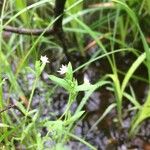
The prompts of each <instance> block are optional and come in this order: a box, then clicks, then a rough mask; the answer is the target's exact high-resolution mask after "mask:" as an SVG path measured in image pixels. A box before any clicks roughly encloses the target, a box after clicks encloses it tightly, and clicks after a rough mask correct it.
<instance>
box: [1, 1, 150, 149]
mask: <svg viewBox="0 0 150 150" xmlns="http://www.w3.org/2000/svg"><path fill="white" fill-rule="evenodd" d="M87 3H88V4H87ZM53 6H54V0H41V1H38V0H31V1H27V0H4V1H3V4H2V5H1V19H0V62H1V63H0V149H4V150H5V149H6V150H10V149H12V150H15V149H17V148H18V149H19V148H20V149H23V148H25V149H31V150H32V149H33V150H34V149H35V150H44V149H49V148H51V149H56V150H63V149H64V150H66V149H69V147H68V146H67V143H68V142H69V141H71V140H72V139H73V140H76V141H78V142H80V143H82V144H84V145H85V146H86V147H88V148H89V149H93V150H96V149H97V146H93V145H92V143H90V142H89V141H88V142H87V141H86V138H85V137H79V136H77V135H76V133H75V129H76V127H77V124H78V123H79V122H80V121H82V120H83V119H84V118H85V116H86V114H87V112H86V110H84V107H85V105H86V104H87V103H88V100H89V98H90V96H91V95H92V93H93V92H94V91H96V90H100V89H102V88H103V87H105V88H107V90H108V91H109V92H110V93H111V94H112V95H113V96H114V97H113V102H112V103H110V105H109V106H108V107H107V108H106V109H105V111H104V112H103V114H102V115H100V116H98V117H99V119H98V120H97V121H96V122H95V123H94V124H93V126H92V127H91V129H90V131H92V130H94V128H95V127H96V126H97V125H98V124H99V123H100V122H102V121H103V119H104V118H105V117H106V116H107V115H108V114H111V112H112V110H113V109H116V111H117V114H116V116H115V117H114V118H113V119H114V120H116V122H117V124H119V125H120V126H121V127H122V128H123V126H124V118H125V116H128V114H129V113H130V112H133V113H134V116H132V117H131V118H130V119H131V122H130V128H129V129H128V138H130V137H134V136H136V134H137V133H138V132H139V129H140V127H141V124H142V123H143V122H145V121H146V120H147V119H148V118H149V117H150V108H149V107H150V89H149V85H150V47H149V43H150V41H149V38H150V37H149V35H150V33H148V32H149V31H147V30H148V27H146V29H145V26H148V25H150V21H149V18H150V1H149V0H140V1H139V0H132V1H130V0H112V1H111V0H110V1H106V0H103V2H101V3H98V2H96V1H95V2H94V1H93V2H92V4H90V2H88V0H87V1H84V0H78V1H73V0H67V3H66V7H65V11H64V14H65V15H64V19H63V29H64V33H65V38H66V39H67V44H68V45H67V46H68V49H67V50H68V54H69V55H70V56H72V55H73V53H79V55H80V56H81V57H82V58H83V60H86V61H84V63H83V61H81V60H78V59H77V60H76V61H78V62H79V64H80V65H79V66H78V67H76V68H74V67H72V66H76V65H75V64H74V62H72V60H70V62H68V61H66V62H65V63H66V65H65V66H62V68H61V70H60V71H59V72H60V74H61V75H60V74H59V73H58V72H57V71H58V70H59V68H60V67H61V65H62V62H63V61H64V60H63V59H64V57H65V53H64V52H63V48H62V47H63V46H62V42H61V41H60V40H58V38H57V36H53V35H51V36H43V35H44V32H46V30H47V29H49V28H51V27H52V26H53V24H54V23H55V22H56V21H57V19H58V18H55V19H54V18H53ZM7 25H11V26H16V27H20V28H44V29H45V30H44V31H43V32H42V33H41V34H40V35H39V36H32V35H31V36H28V35H22V34H14V33H10V32H9V33H8V32H4V28H5V27H6V26H7ZM87 38H89V39H90V40H91V41H92V42H91V43H94V44H93V45H91V46H90V44H91V43H90V44H89V43H88V44H87V42H86V39H87ZM62 41H63V40H62ZM87 45H88V46H89V47H88V48H87V47H86V46H87ZM91 49H94V53H92V52H91V54H90V57H89V56H88V57H87V53H89V51H90V50H91ZM45 55H47V57H48V60H47V58H46V57H43V56H45ZM128 56H129V57H130V56H131V59H130V58H127V57H128ZM73 57H74V56H73ZM70 58H71V57H70ZM124 58H127V61H129V62H130V63H128V64H127V65H126V66H125V69H124V68H122V66H121V67H120V64H121V63H122V64H125V63H124V62H122V61H125V59H124ZM119 59H120V60H119ZM121 60H122V61H121ZM53 61H55V63H54V62H53ZM56 61H57V62H56ZM101 61H105V63H106V64H108V70H109V71H104V73H103V75H100V74H99V75H97V76H98V77H99V80H97V81H96V82H95V83H90V82H89V81H88V79H87V78H85V79H84V83H82V84H81V83H80V81H79V79H78V78H75V74H76V73H79V72H81V73H83V72H84V71H86V70H88V68H89V66H90V65H92V64H94V63H96V62H98V63H101ZM53 63H54V64H53ZM63 63H64V62H63ZM56 64H57V65H56ZM52 65H55V67H54V69H53V70H51V69H50V66H52ZM141 68H144V72H142V71H141V72H140V70H142V69H141ZM100 69H101V68H100V67H99V70H100ZM44 74H46V75H47V78H48V79H44V77H43V76H44ZM83 74H84V73H83ZM30 75H31V76H32V79H29V78H28V76H30ZM83 76H84V75H83ZM30 80H31V81H30ZM134 82H142V83H144V85H145V87H146V88H145V89H146V90H147V91H146V90H145V89H144V88H143V89H142V87H141V92H142V94H145V95H144V96H145V97H144V100H143V99H139V97H138V93H137V92H136V89H135V87H134ZM29 84H30V86H29ZM58 88H61V89H63V90H64V91H65V92H66V93H67V94H68V99H66V103H67V104H66V106H65V105H64V107H65V108H64V112H63V113H62V114H61V115H60V116H59V117H57V115H56V113H55V112H48V113H47V114H46V118H44V117H43V116H42V114H43V112H42V111H44V109H43V107H44V106H45V105H44V103H45V104H47V106H48V107H50V106H51V105H53V103H55V102H54V101H53V96H54V95H55V94H57V92H56V91H57V89H58ZM37 89H42V90H41V91H40V92H41V94H43V95H44V101H43V100H40V99H39V100H38V101H39V102H38V104H39V105H38V106H34V105H33V103H34V101H36V98H35V95H36V90H37ZM81 92H82V93H84V95H83V96H82V98H81V99H80V100H79V102H78V101H77V99H78V98H77V96H78V95H80V93H81ZM40 101H41V102H40ZM75 103H76V104H78V105H77V107H76V109H75V111H72V106H73V105H74V104H75ZM125 104H129V105H131V107H130V108H126V106H125ZM42 105H43V106H42ZM58 111H59V110H58ZM51 116H53V117H51ZM54 118H55V119H54ZM43 129H46V131H45V133H43ZM85 136H86V135H85ZM46 143H48V145H49V147H47V146H46Z"/></svg>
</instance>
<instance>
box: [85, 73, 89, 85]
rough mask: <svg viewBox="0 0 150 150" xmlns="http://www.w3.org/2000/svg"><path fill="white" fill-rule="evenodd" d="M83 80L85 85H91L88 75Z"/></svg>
mask: <svg viewBox="0 0 150 150" xmlns="http://www.w3.org/2000/svg"><path fill="white" fill-rule="evenodd" d="M83 80H84V83H85V84H90V81H89V77H88V75H87V74H84V78H83Z"/></svg>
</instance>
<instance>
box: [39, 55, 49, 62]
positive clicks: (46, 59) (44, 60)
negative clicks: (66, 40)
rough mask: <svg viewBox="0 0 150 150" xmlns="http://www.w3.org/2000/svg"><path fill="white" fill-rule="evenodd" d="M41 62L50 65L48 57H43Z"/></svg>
mask: <svg viewBox="0 0 150 150" xmlns="http://www.w3.org/2000/svg"><path fill="white" fill-rule="evenodd" d="M40 60H41V61H42V63H43V64H46V63H49V61H48V58H47V56H46V55H45V56H41V58H40Z"/></svg>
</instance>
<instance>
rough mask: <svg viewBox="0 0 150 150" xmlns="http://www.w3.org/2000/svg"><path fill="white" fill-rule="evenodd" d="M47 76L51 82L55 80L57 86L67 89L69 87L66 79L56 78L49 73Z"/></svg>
mask: <svg viewBox="0 0 150 150" xmlns="http://www.w3.org/2000/svg"><path fill="white" fill-rule="evenodd" d="M49 78H50V80H52V81H53V82H55V83H56V84H58V85H59V86H61V87H63V88H65V89H66V90H67V91H68V90H69V89H70V85H69V84H68V82H67V81H66V80H64V79H61V78H58V77H56V76H54V75H49Z"/></svg>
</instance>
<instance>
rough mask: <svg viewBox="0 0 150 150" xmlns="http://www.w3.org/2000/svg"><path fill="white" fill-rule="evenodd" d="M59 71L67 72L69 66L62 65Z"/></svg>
mask: <svg viewBox="0 0 150 150" xmlns="http://www.w3.org/2000/svg"><path fill="white" fill-rule="evenodd" d="M57 72H59V73H60V74H61V75H62V74H65V73H66V72H67V66H66V65H62V66H61V68H60V70H58V71H57Z"/></svg>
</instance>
